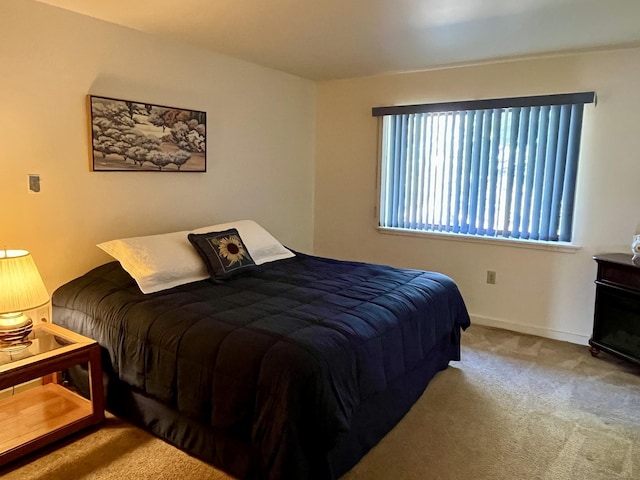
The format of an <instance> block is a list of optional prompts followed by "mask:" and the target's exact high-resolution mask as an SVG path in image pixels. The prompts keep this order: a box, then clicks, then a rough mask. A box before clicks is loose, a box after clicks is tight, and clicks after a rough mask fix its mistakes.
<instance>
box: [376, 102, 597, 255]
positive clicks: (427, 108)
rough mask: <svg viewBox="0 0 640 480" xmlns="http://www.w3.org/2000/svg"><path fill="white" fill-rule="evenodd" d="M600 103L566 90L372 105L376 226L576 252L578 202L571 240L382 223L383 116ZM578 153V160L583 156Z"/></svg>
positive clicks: (399, 232) (390, 230)
mask: <svg viewBox="0 0 640 480" xmlns="http://www.w3.org/2000/svg"><path fill="white" fill-rule="evenodd" d="M589 103H593V104H596V103H597V99H596V94H595V92H593V91H592V92H578V93H566V94H552V95H538V96H526V97H510V98H498V99H484V100H469V101H455V102H440V103H429V104H414V105H400V106H383V107H374V108H372V116H374V117H379V118H378V143H377V148H378V151H377V154H378V162H377V175H376V183H377V188H376V204H375V215H376V226H377V230H378V231H379V232H380V233H384V234H394V235H404V236H420V237H431V238H437V239H441V240H453V241H463V242H471V243H480V244H490V245H504V246H510V247H517V248H533V249H541V250H551V251H559V252H567V253H574V252H576V251H577V250H578V249H580V248H581V247H580V246H579V245H578V244H577V243H576V237H575V233H576V232H575V228H574V226H575V212H576V211H577V209H578V208H579V207H578V206H577V205H575V202H574V205H573V206H572V212H571V215H572V217H573V219H572V225H571V239H570V241H568V242H567V241H561V240H538V239H521V238H514V237H503V236H489V235H482V234H481V235H478V234H467V233H457V232H449V231H437V230H421V229H413V228H399V227H390V226H383V225H382V222H381V212H380V210H381V207H382V190H383V185H382V179H383V175H384V174H383V149H384V147H383V143H384V140H383V135H384V131H383V130H384V125H383V123H384V122H383V117H384V116H388V115H404V114H418V113H434V112H455V111H465V110H486V109H507V108H516V107H547V106H548V107H551V106H556V105H568V104H582V106H583V107H584V105H586V104H589ZM580 122H581V123H580V137H579V138H580V144H581V143H582V131H583V130H584V117H582V116H581V119H580ZM580 156H581V155H580V154H578V159H579V158H580ZM578 185H579V177H578V176H576V179H575V185H574V186H573V188H574V197H575V195H576V192H577V189H578Z"/></svg>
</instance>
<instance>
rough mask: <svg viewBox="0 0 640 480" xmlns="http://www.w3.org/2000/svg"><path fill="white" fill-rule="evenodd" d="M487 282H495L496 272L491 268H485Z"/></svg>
mask: <svg viewBox="0 0 640 480" xmlns="http://www.w3.org/2000/svg"><path fill="white" fill-rule="evenodd" d="M487 283H489V284H491V285H495V283H496V272H494V271H493V270H487Z"/></svg>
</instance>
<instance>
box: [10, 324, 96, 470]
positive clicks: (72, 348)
mask: <svg viewBox="0 0 640 480" xmlns="http://www.w3.org/2000/svg"><path fill="white" fill-rule="evenodd" d="M29 340H31V342H32V343H31V345H30V346H29V347H27V348H25V349H23V350H20V351H18V352H13V353H5V352H0V391H3V390H5V393H6V389H10V391H9V393H11V395H10V396H7V397H3V398H1V399H0V465H4V464H6V463H8V462H10V461H12V460H15V459H17V458H19V457H21V456H22V455H25V454H27V453H30V452H32V451H34V450H36V449H38V448H40V447H43V446H45V445H47V444H49V443H51V442H54V441H56V440H60V439H62V438H64V437H66V436H67V435H70V434H72V433H75V432H77V431H78V430H81V429H83V428H85V427H88V426H91V425H96V424H98V423H100V422H101V421H102V420H103V419H104V391H103V385H102V368H101V364H100V356H101V353H100V345H98V343H97V342H96V341H95V340H91V339H90V338H87V337H84V336H82V335H78V334H76V333H74V332H71V331H69V330H67V329H65V328H62V327H60V326H58V325H54V324H51V323H40V324H37V325H35V326H34V327H33V331H32V332H31V334H30V335H29ZM74 365H87V366H88V369H89V390H90V397H91V398H90V399H89V400H88V399H86V398H84V397H82V396H81V395H79V394H77V393H75V392H74V391H72V390H70V389H67V388H65V387H64V386H63V385H62V384H61V383H59V378H60V372H62V371H63V370H65V369H67V368H69V367H72V366H74ZM26 384H28V385H29V388H28V387H26V386H25V385H26Z"/></svg>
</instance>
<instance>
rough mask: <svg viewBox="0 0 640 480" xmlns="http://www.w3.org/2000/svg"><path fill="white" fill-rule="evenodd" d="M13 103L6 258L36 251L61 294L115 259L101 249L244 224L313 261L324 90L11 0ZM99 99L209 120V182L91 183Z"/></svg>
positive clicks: (7, 5)
mask: <svg viewBox="0 0 640 480" xmlns="http://www.w3.org/2000/svg"><path fill="white" fill-rule="evenodd" d="M0 92H1V93H0V96H1V98H2V101H1V102H0V248H2V247H6V248H24V249H28V250H30V251H31V252H32V253H33V256H34V258H35V260H36V263H37V264H38V266H39V268H40V270H41V273H42V275H43V278H44V280H45V283H46V285H47V287H48V288H49V290H51V291H52V290H53V289H55V288H56V287H57V286H59V285H60V284H62V283H63V282H65V281H67V280H69V279H71V278H74V277H75V276H77V275H80V274H82V273H84V272H85V271H86V270H88V269H89V268H90V267H93V266H95V265H98V264H101V263H105V262H106V261H108V260H110V257H108V256H107V255H106V254H104V253H102V252H101V251H100V250H99V249H98V248H97V247H95V244H96V243H97V242H100V241H104V240H108V239H112V238H118V237H123V236H133V235H146V234H151V233H159V232H166V231H174V230H181V229H189V228H194V227H200V226H205V225H210V224H213V223H218V222H222V221H229V220H234V219H241V218H252V219H255V220H256V221H258V222H259V223H261V224H262V225H264V226H265V227H266V228H267V229H268V230H270V231H271V232H272V233H273V234H274V235H275V236H276V237H278V238H279V239H280V240H281V241H282V242H283V243H285V244H287V245H290V246H291V247H294V248H297V249H300V250H303V251H310V250H311V248H312V228H313V224H312V217H313V204H312V197H313V196H312V190H313V157H314V135H315V133H314V128H315V126H314V122H315V110H314V109H315V85H314V84H313V83H312V82H309V81H306V80H302V79H300V78H297V77H294V76H291V75H286V74H283V73H279V72H276V71H273V70H268V69H265V68H262V67H258V66H256V65H252V64H249V63H245V62H241V61H238V60H235V59H231V58H228V57H223V56H219V55H215V54H212V53H206V52H204V51H201V50H198V49H195V48H191V47H187V46H185V45H181V44H178V43H172V42H168V41H163V40H159V39H157V38H155V37H153V36H149V35H145V34H142V33H139V32H136V31H133V30H130V29H126V28H121V27H118V26H115V25H112V24H109V23H105V22H101V21H97V20H94V19H91V18H89V17H83V16H80V15H77V14H74V13H70V12H67V11H64V10H60V9H57V8H53V7H50V6H47V5H44V4H40V3H36V2H32V1H28V0H3V1H2V2H1V3H0ZM87 94H94V95H102V96H108V97H115V98H122V99H127V100H136V101H140V102H149V103H156V104H161V105H170V106H176V107H182V108H191V109H197V110H204V111H206V112H207V123H208V152H207V158H208V171H207V173H204V174H203V173H180V174H177V173H175V174H171V173H153V172H146V173H142V172H136V173H121V172H109V173H100V172H90V171H89V153H88V152H89V141H88V123H87V111H86V95H87ZM29 173H38V174H40V175H41V180H42V193H40V194H29V193H27V174H29Z"/></svg>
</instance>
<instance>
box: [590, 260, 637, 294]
mask: <svg viewBox="0 0 640 480" xmlns="http://www.w3.org/2000/svg"><path fill="white" fill-rule="evenodd" d="M599 280H600V281H603V282H607V283H611V284H614V285H616V286H619V287H623V288H628V289H631V290H637V291H638V292H640V272H639V271H638V269H635V268H627V267H624V266H621V265H618V264H614V263H601V264H600V278H599Z"/></svg>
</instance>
